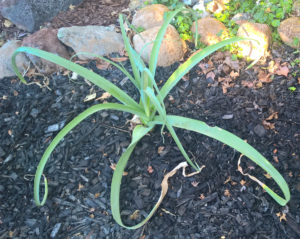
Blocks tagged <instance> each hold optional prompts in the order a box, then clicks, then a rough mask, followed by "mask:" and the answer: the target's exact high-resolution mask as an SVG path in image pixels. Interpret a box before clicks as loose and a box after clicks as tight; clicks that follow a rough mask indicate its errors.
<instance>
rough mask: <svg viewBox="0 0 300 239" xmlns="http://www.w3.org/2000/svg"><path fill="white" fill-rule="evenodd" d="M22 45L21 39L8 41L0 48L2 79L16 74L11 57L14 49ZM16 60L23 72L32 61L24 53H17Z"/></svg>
mask: <svg viewBox="0 0 300 239" xmlns="http://www.w3.org/2000/svg"><path fill="white" fill-rule="evenodd" d="M20 46H21V41H17V40H13V41H8V42H6V43H5V44H4V45H3V46H2V47H1V48H0V79H1V78H4V77H10V76H15V75H16V74H15V72H14V71H13V68H12V64H11V57H12V55H13V53H14V51H15V50H16V49H17V48H19V47H20ZM16 62H17V66H18V68H19V70H20V71H21V73H22V72H23V71H25V69H27V68H28V66H29V65H30V61H29V60H28V59H27V58H26V56H25V55H24V54H23V53H19V54H18V55H17V58H16Z"/></svg>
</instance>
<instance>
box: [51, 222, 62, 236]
mask: <svg viewBox="0 0 300 239" xmlns="http://www.w3.org/2000/svg"><path fill="white" fill-rule="evenodd" d="M60 227H61V223H56V224H55V226H54V228H53V230H52V232H51V234H50V237H51V238H55V236H56V235H57V233H58V231H59V229H60Z"/></svg>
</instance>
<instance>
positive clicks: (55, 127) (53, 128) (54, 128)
mask: <svg viewBox="0 0 300 239" xmlns="http://www.w3.org/2000/svg"><path fill="white" fill-rule="evenodd" d="M64 126H65V121H62V122H60V123H58V124H53V125H50V126H48V128H47V129H46V130H45V133H46V134H47V133H51V132H55V131H58V130H60V129H62V128H63V127H64Z"/></svg>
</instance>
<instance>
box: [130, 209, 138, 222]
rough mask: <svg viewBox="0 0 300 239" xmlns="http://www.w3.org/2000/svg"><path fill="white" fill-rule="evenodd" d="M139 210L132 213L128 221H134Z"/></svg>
mask: <svg viewBox="0 0 300 239" xmlns="http://www.w3.org/2000/svg"><path fill="white" fill-rule="evenodd" d="M139 214H140V210H135V211H134V213H132V214H131V215H130V216H129V218H130V220H136V219H137V218H138V217H139Z"/></svg>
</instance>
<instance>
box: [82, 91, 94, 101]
mask: <svg viewBox="0 0 300 239" xmlns="http://www.w3.org/2000/svg"><path fill="white" fill-rule="evenodd" d="M96 96H97V94H96V93H93V94H90V95H87V96H86V97H85V98H84V100H83V102H88V101H91V100H93V99H95V98H96Z"/></svg>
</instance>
